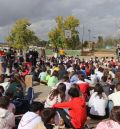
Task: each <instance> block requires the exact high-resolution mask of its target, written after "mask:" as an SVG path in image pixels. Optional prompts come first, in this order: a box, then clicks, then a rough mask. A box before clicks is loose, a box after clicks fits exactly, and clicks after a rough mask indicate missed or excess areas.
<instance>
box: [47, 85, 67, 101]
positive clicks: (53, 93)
mask: <svg viewBox="0 0 120 129" xmlns="http://www.w3.org/2000/svg"><path fill="white" fill-rule="evenodd" d="M65 91H66V85H65V84H64V83H60V84H59V85H58V87H57V88H56V89H54V90H52V91H51V92H50V96H49V99H50V100H53V99H54V97H55V96H57V95H58V94H60V96H61V98H64V97H65Z"/></svg>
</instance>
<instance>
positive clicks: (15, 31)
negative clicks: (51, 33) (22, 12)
mask: <svg viewBox="0 0 120 129" xmlns="http://www.w3.org/2000/svg"><path fill="white" fill-rule="evenodd" d="M30 25H31V24H30V22H29V20H28V19H19V20H17V21H16V23H15V24H14V25H13V27H12V29H11V32H10V34H9V35H8V37H6V41H7V42H8V43H9V45H10V46H12V47H14V48H18V49H23V48H25V47H28V46H29V45H30V44H32V45H33V44H36V43H37V42H39V41H40V40H39V38H38V37H37V36H36V35H35V33H34V32H33V31H32V30H31V29H30V28H29V27H30Z"/></svg>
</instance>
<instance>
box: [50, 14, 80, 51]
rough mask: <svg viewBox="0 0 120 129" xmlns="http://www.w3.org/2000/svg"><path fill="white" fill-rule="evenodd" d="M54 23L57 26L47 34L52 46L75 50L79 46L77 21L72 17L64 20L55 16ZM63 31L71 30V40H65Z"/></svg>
mask: <svg viewBox="0 0 120 129" xmlns="http://www.w3.org/2000/svg"><path fill="white" fill-rule="evenodd" d="M56 23H57V26H56V27H55V28H54V29H52V30H51V31H50V32H49V33H48V36H49V40H50V43H51V44H52V46H54V47H56V46H57V48H59V47H63V48H64V47H66V48H72V49H75V48H77V47H78V45H80V43H79V35H78V34H79V33H78V31H77V30H76V27H78V26H79V24H80V22H79V20H78V19H77V18H75V17H74V16H68V17H66V18H65V19H64V18H63V17H62V16H57V17H56ZM65 30H71V33H72V37H71V39H66V38H65Z"/></svg>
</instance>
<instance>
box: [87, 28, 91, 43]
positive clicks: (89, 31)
mask: <svg viewBox="0 0 120 129" xmlns="http://www.w3.org/2000/svg"><path fill="white" fill-rule="evenodd" d="M88 33H89V42H90V38H91V37H90V36H91V30H90V29H89V30H88Z"/></svg>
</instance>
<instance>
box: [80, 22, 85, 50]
mask: <svg viewBox="0 0 120 129" xmlns="http://www.w3.org/2000/svg"><path fill="white" fill-rule="evenodd" d="M84 33H85V28H84V24H83V33H82V44H81V49H82V52H83V43H84Z"/></svg>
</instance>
